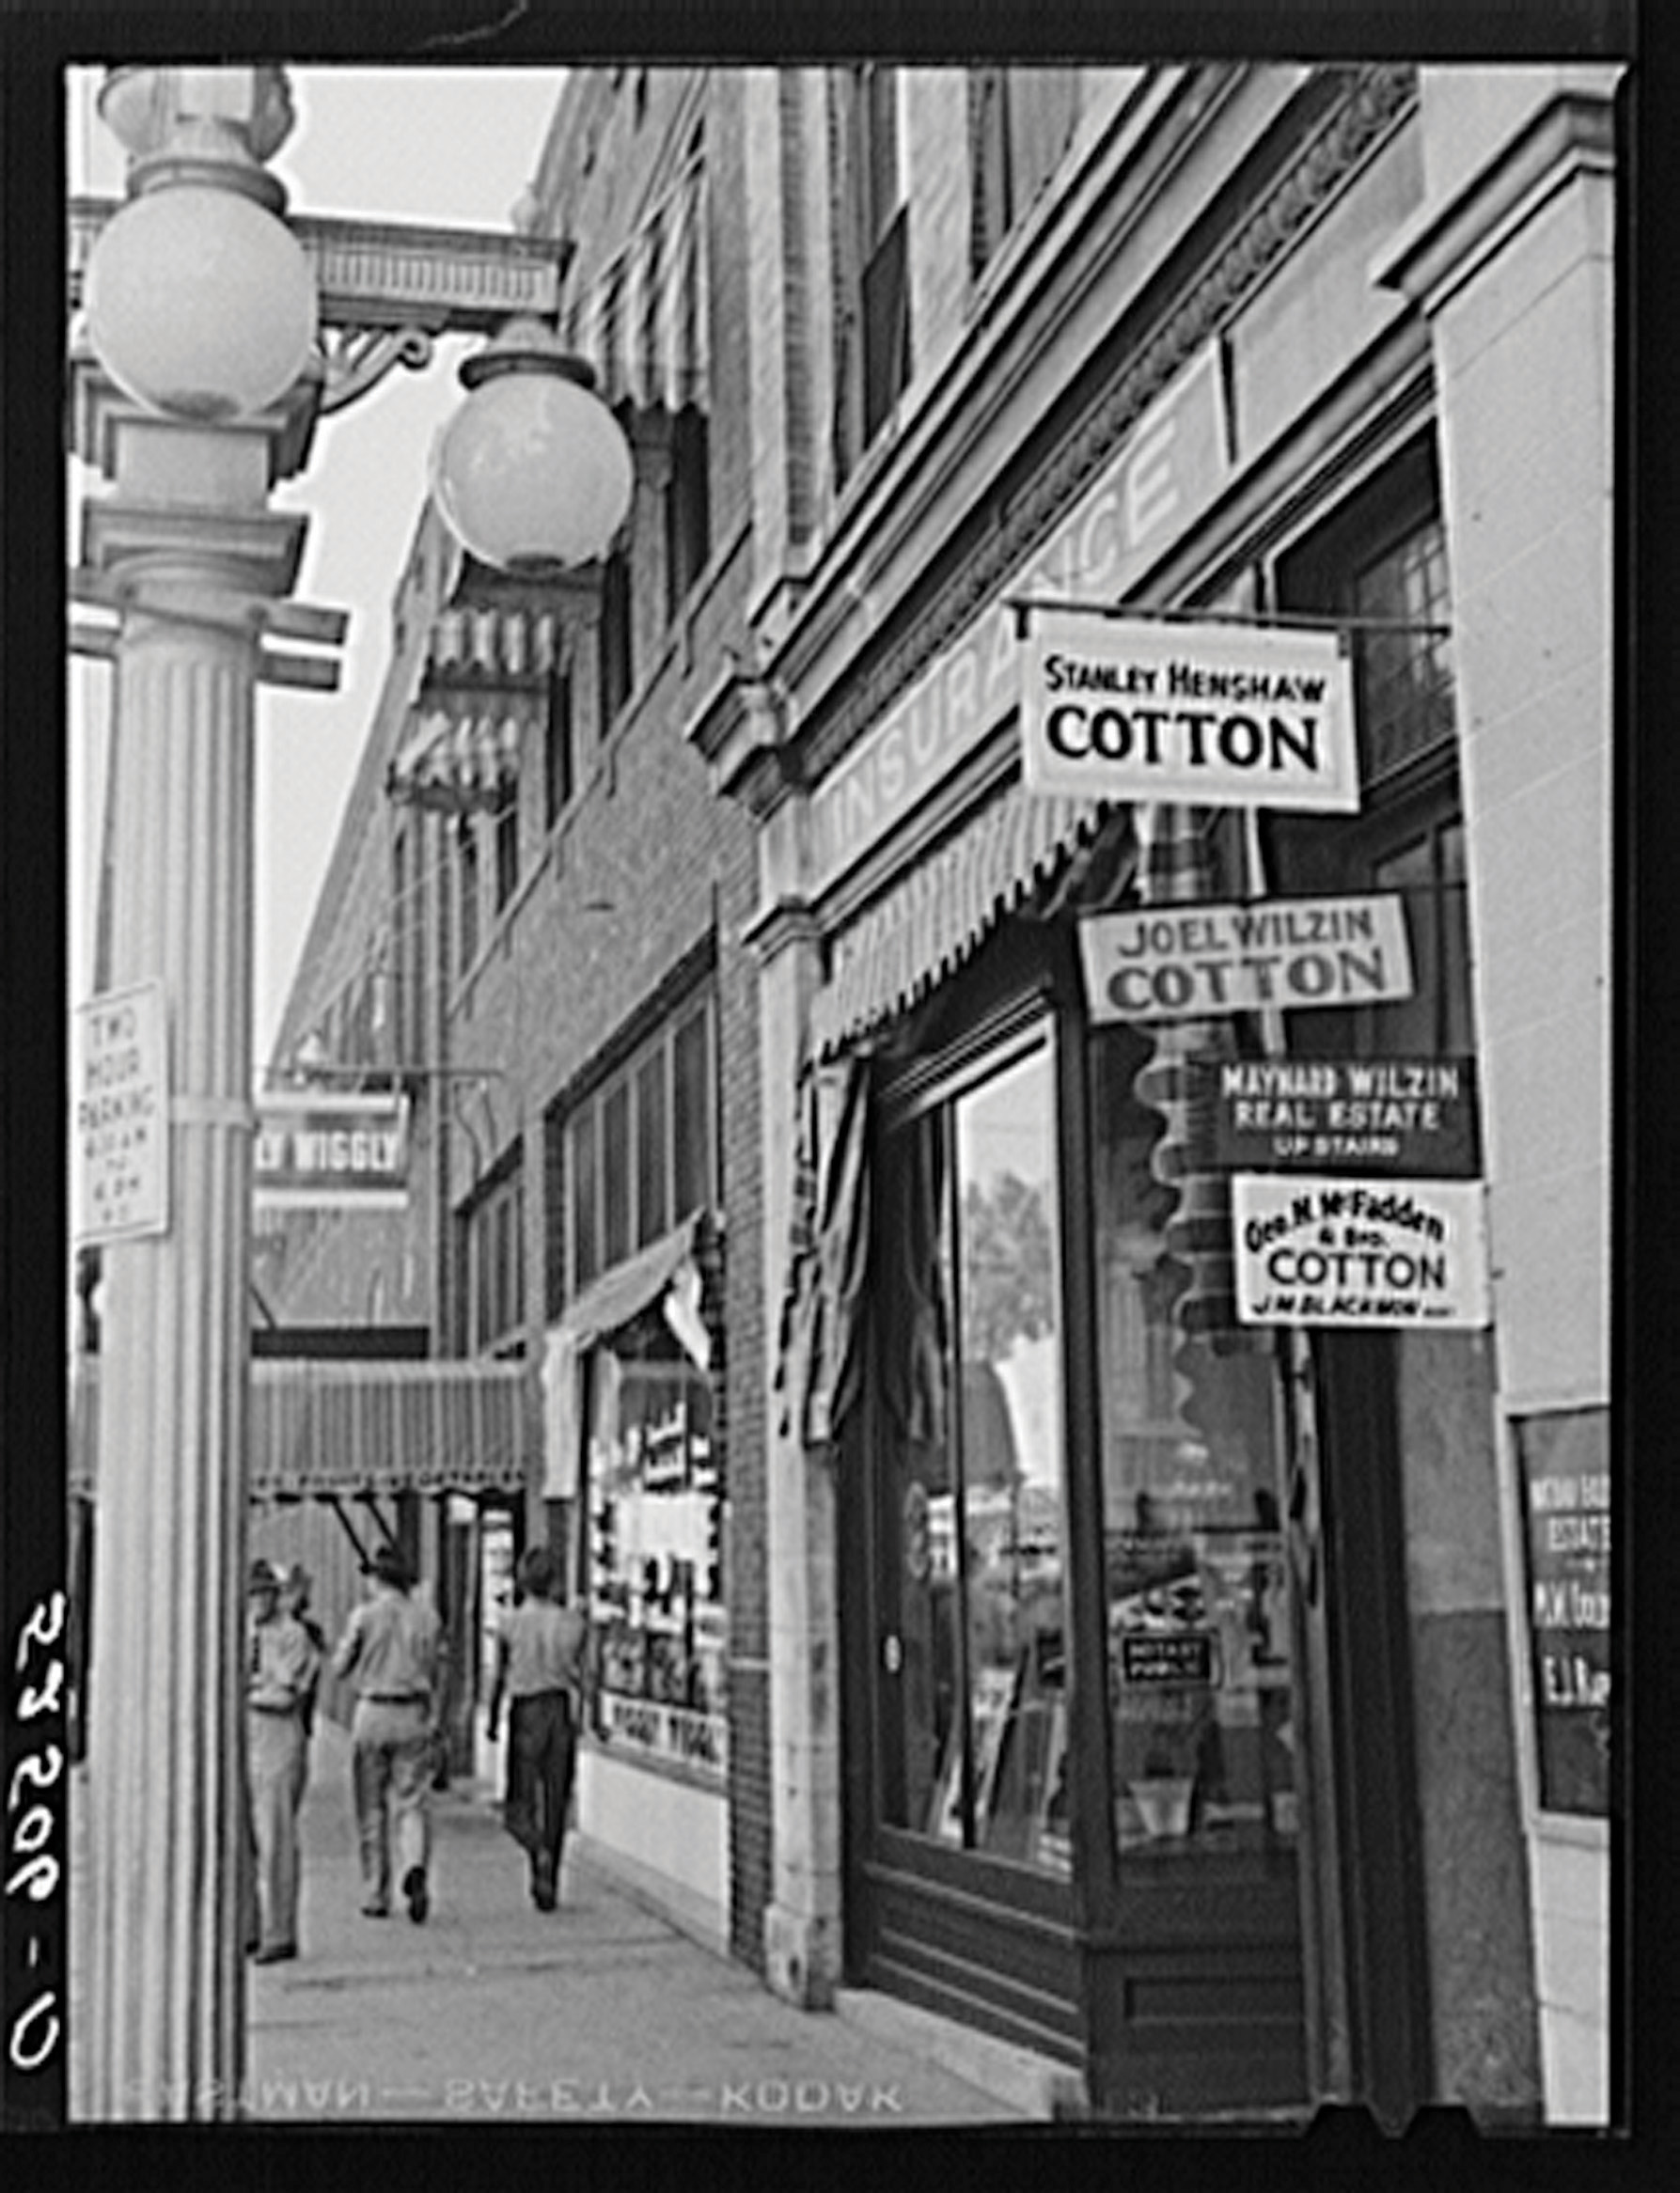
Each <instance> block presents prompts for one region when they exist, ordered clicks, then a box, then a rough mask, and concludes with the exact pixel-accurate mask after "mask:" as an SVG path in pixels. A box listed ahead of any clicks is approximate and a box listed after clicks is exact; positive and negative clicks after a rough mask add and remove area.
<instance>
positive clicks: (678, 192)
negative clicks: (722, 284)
mask: <svg viewBox="0 0 1680 2193" xmlns="http://www.w3.org/2000/svg"><path fill="white" fill-rule="evenodd" d="M706 224H707V192H706V169H705V164H704V162H703V161H702V160H698V159H697V160H694V161H691V162H690V164H688V166H687V167H686V168H685V169H684V171H683V175H682V176H681V177H680V179H679V180H678V181H677V182H676V183H675V184H674V185H673V187H672V188H671V189H670V190H668V191H667V193H666V194H665V195H664V196H663V197H661V198H660V199H659V200H658V202H657V203H656V204H655V205H654V207H653V209H652V211H651V212H650V213H648V215H647V216H646V218H645V219H644V220H643V221H642V222H641V223H640V225H639V226H638V227H637V228H636V234H635V236H634V237H633V238H632V239H631V241H630V243H628V244H626V245H625V247H624V249H623V250H622V251H620V253H619V254H618V255H617V257H616V258H612V259H610V260H609V261H608V262H607V264H606V265H605V266H604V268H603V269H602V270H601V272H600V273H599V274H596V275H595V276H594V277H593V278H592V279H591V280H590V281H589V283H588V284H587V285H586V286H585V287H584V288H583V289H582V290H580V291H579V292H578V294H577V295H576V296H575V297H574V298H573V299H572V300H571V302H570V303H569V304H568V305H564V306H563V307H562V308H561V312H560V334H561V337H562V338H563V339H564V341H565V343H566V345H567V347H568V348H569V349H571V350H573V351H576V352H578V353H579V354H580V355H581V356H583V357H584V358H587V359H588V360H589V364H590V365H592V366H593V367H594V368H595V371H596V373H597V375H598V376H599V393H600V394H601V396H602V397H603V398H604V399H605V401H606V402H608V403H609V404H612V405H614V406H615V407H616V406H618V405H619V404H620V403H632V404H635V405H636V406H637V407H639V408H641V409H643V410H652V409H655V408H662V409H664V410H666V411H667V412H678V411H681V410H683V407H684V406H685V405H688V404H694V405H697V406H699V407H701V408H704V407H705V405H706V403H707V401H708V399H709V396H710V349H711V346H710V342H709V339H708V334H707V327H706V313H707V259H708V254H707V237H706Z"/></svg>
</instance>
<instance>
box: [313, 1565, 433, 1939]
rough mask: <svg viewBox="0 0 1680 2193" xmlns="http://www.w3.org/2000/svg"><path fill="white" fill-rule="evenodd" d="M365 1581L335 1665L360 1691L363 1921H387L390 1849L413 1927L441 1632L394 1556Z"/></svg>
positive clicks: (422, 1886) (356, 1742)
mask: <svg viewBox="0 0 1680 2193" xmlns="http://www.w3.org/2000/svg"><path fill="white" fill-rule="evenodd" d="M368 1574H369V1576H370V1577H371V1578H372V1580H373V1595H372V1597H371V1598H370V1599H368V1600H365V1601H364V1602H363V1604H362V1605H361V1606H358V1607H356V1608H355V1609H354V1610H353V1613H352V1615H351V1617H350V1621H349V1622H348V1623H347V1624H346V1626H345V1631H344V1636H343V1637H342V1638H341V1639H340V1641H339V1645H338V1651H337V1652H336V1653H334V1655H333V1669H334V1672H335V1673H336V1674H338V1675H341V1676H353V1677H354V1678H355V1683H356V1690H357V1700H356V1709H355V1715H354V1718H353V1721H352V1723H351V1742H352V1774H353V1783H354V1791H355V1814H356V1836H357V1841H358V1842H359V1844H360V1848H361V1860H362V1911H363V1914H364V1916H365V1917H367V1918H369V1919H386V1918H388V1917H389V1916H390V1909H391V1844H392V1841H393V1839H394V1840H395V1842H396V1846H397V1861H398V1865H399V1867H400V1878H401V1888H402V1894H403V1896H404V1898H405V1899H406V1901H407V1903H408V1916H409V1918H410V1919H413V1920H414V1922H415V1924H416V1926H417V1925H419V1924H420V1923H421V1922H422V1921H423V1920H424V1919H425V1917H426V1913H427V1910H428V1909H429V1907H430V1895H429V1889H428V1884H427V1867H428V1864H429V1862H430V1859H431V1855H432V1816H431V1810H430V1791H431V1785H432V1752H433V1746H434V1743H435V1741H436V1737H437V1732H438V1729H439V1726H440V1724H441V1720H442V1715H443V1706H444V1699H443V1671H442V1656H443V1627H442V1624H441V1623H440V1622H439V1621H438V1618H437V1615H436V1613H435V1612H434V1611H433V1610H432V1608H431V1607H430V1606H421V1605H420V1604H418V1603H417V1602H416V1600H414V1599H413V1598H411V1597H410V1590H411V1588H412V1586H413V1583H414V1577H413V1575H412V1574H411V1572H410V1570H409V1567H408V1563H407V1562H406V1561H405V1560H404V1559H403V1558H402V1556H401V1555H400V1553H399V1552H398V1551H397V1549H396V1548H395V1547H394V1546H381V1547H380V1549H379V1551H378V1552H377V1553H376V1554H375V1555H374V1557H373V1559H372V1560H371V1561H370V1562H369V1567H368Z"/></svg>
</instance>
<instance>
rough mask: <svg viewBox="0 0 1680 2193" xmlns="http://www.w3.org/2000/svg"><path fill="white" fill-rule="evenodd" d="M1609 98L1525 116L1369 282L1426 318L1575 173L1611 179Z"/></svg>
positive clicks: (1571, 99)
mask: <svg viewBox="0 0 1680 2193" xmlns="http://www.w3.org/2000/svg"><path fill="white" fill-rule="evenodd" d="M1615 161H1616V121H1615V112H1614V108H1613V106H1612V105H1611V102H1609V100H1608V99H1597V98H1594V97H1593V96H1592V95H1590V94H1588V93H1585V92H1580V91H1565V92H1562V93H1561V94H1560V95H1559V96H1558V97H1557V98H1556V99H1554V100H1552V101H1551V102H1548V103H1547V105H1546V106H1544V107H1542V108H1541V109H1540V110H1539V112H1538V113H1536V114H1534V115H1533V116H1531V117H1530V118H1529V119H1528V121H1527V122H1526V123H1525V125H1524V126H1523V128H1522V129H1521V130H1519V131H1518V133H1516V135H1515V136H1514V137H1512V138H1510V139H1509V140H1508V141H1507V142H1506V143H1505V144H1503V145H1501V146H1500V147H1499V150H1498V151H1497V153H1495V155H1494V157H1493V158H1492V159H1491V160H1490V161H1489V162H1488V163H1487V164H1486V165H1485V166H1484V167H1482V168H1480V169H1479V170H1478V171H1477V172H1476V174H1474V175H1473V176H1472V177H1471V178H1470V179H1469V180H1468V182H1467V183H1466V184H1465V185H1464V187H1463V188H1462V189H1461V190H1460V191H1459V192H1458V193H1457V194H1456V196H1453V197H1452V199H1450V200H1449V201H1448V202H1447V203H1446V204H1444V205H1443V204H1440V203H1434V204H1426V205H1425V206H1424V207H1423V208H1422V210H1421V212H1420V213H1419V214H1418V216H1417V218H1416V219H1415V220H1414V221H1413V222H1412V223H1411V224H1409V226H1408V227H1407V228H1406V229H1405V232H1404V233H1403V234H1402V235H1401V236H1400V237H1399V238H1398V239H1397V240H1396V241H1395V243H1393V244H1392V245H1391V247H1390V249H1389V250H1388V251H1387V252H1386V253H1385V254H1384V255H1383V257H1382V258H1381V259H1380V260H1379V261H1378V263H1377V266H1376V268H1375V270H1374V278H1375V279H1376V280H1377V281H1378V282H1380V283H1382V284H1383V285H1384V286H1385V287H1386V288H1389V289H1392V290H1400V291H1401V293H1402V294H1403V295H1405V296H1406V297H1409V298H1411V299H1413V300H1414V301H1415V302H1416V303H1417V304H1418V305H1421V307H1422V309H1423V310H1424V311H1425V312H1426V313H1431V314H1433V313H1436V312H1438V311H1439V310H1440V308H1441V306H1442V305H1445V304H1446V303H1447V301H1448V300H1449V299H1450V298H1451V297H1452V295H1453V293H1454V292H1455V291H1456V290H1459V289H1461V288H1462V287H1463V285H1464V284H1465V283H1466V282H1468V281H1469V280H1470V279H1471V278H1472V277H1473V276H1474V275H1475V274H1477V273H1478V271H1479V270H1480V269H1481V268H1482V267H1484V265H1486V264H1487V262H1488V261H1489V260H1490V259H1492V258H1496V257H1497V256H1498V255H1499V252H1500V251H1501V250H1502V249H1503V248H1504V246H1505V245H1506V244H1507V243H1510V242H1511V240H1512V239H1513V237H1515V235H1516V234H1517V233H1518V231H1519V230H1521V229H1522V228H1524V227H1527V225H1528V224H1529V223H1530V222H1531V221H1532V220H1533V219H1534V218H1535V216H1536V215H1537V214H1538V213H1539V212H1540V211H1542V209H1543V208H1544V207H1546V206H1547V204H1549V203H1550V201H1551V200H1552V199H1553V198H1554V197H1555V196H1557V194H1558V193H1559V192H1560V191H1562V189H1564V188H1565V187H1566V185H1567V184H1568V183H1569V182H1570V181H1571V180H1573V179H1574V178H1575V177H1576V176H1578V175H1580V174H1583V173H1586V174H1598V175H1601V176H1604V177H1606V178H1609V177H1610V176H1612V175H1613V174H1614V172H1615Z"/></svg>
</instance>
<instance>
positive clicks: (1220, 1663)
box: [1091, 1028, 1295, 1857]
mask: <svg viewBox="0 0 1680 2193" xmlns="http://www.w3.org/2000/svg"><path fill="white" fill-rule="evenodd" d="M1147 1055H1148V1054H1147V1049H1146V1046H1145V1044H1144V1042H1142V1040H1140V1039H1139V1038H1138V1036H1136V1035H1135V1034H1134V1033H1133V1032H1132V1031H1130V1030H1127V1029H1122V1028H1117V1029H1114V1030H1111V1031H1109V1032H1107V1034H1105V1035H1104V1036H1102V1037H1101V1038H1099V1039H1098V1040H1097V1041H1096V1042H1094V1043H1093V1046H1092V1066H1091V1072H1092V1106H1091V1117H1092V1123H1093V1142H1094V1148H1093V1184H1094V1188H1095V1203H1096V1209H1095V1228H1096V1240H1095V1248H1096V1266H1097V1295H1098V1299H1097V1331H1098V1361H1099V1376H1100V1380H1101V1420H1102V1453H1103V1500H1104V1518H1105V1530H1104V1555H1105V1575H1106V1583H1107V1632H1108V1686H1109V1699H1110V1704H1111V1709H1112V1713H1113V1734H1114V1745H1113V1760H1114V1778H1115V1788H1114V1791H1113V1793H1112V1795H1113V1806H1114V1818H1115V1825H1116V1831H1117V1835H1118V1839H1119V1842H1120V1845H1121V1849H1122V1851H1123V1853H1125V1852H1137V1853H1145V1854H1148V1855H1150V1856H1163V1857H1165V1856H1179V1857H1184V1856H1193V1855H1195V1854H1197V1853H1207V1852H1213V1851H1233V1850H1245V1849H1257V1848H1267V1847H1272V1846H1275V1845H1277V1844H1279V1843H1282V1842H1287V1841H1291V1840H1292V1839H1293V1837H1294V1835H1295V1777H1294V1771H1293V1742H1294V1739H1293V1727H1292V1710H1293V1709H1292V1691H1291V1684H1290V1665H1289V1642H1288V1635H1289V1623H1288V1610H1287V1606H1286V1602H1285V1598H1284V1588H1285V1585H1284V1578H1285V1572H1284V1558H1283V1542H1282V1534H1281V1530H1280V1514H1279V1507H1278V1494H1277V1484H1278V1470H1277V1455H1276V1449H1275V1417H1274V1394H1273V1371H1272V1362H1271V1356H1270V1354H1269V1352H1268V1350H1267V1347H1266V1345H1265V1342H1264V1336H1261V1335H1258V1334H1232V1335H1220V1336H1219V1337H1218V1339H1217V1341H1216V1340H1214V1339H1208V1338H1203V1337H1199V1338H1196V1339H1190V1338H1188V1337H1187V1336H1186V1335H1185V1333H1184V1332H1183V1331H1182V1330H1181V1329H1180V1327H1179V1326H1178V1324H1177V1323H1176V1321H1175V1319H1174V1315H1173V1304H1174V1300H1175V1298H1176V1296H1177V1294H1178V1292H1180V1290H1181V1288H1182V1286H1183V1284H1184V1274H1183V1272H1182V1269H1181V1268H1180V1267H1179V1266H1178V1265H1177V1264H1176V1263H1175V1262H1174V1261H1171V1260H1170V1258H1169V1256H1168V1242H1167V1222H1168V1220H1169V1218H1170V1214H1171V1212H1172V1209H1173V1193H1172V1191H1171V1190H1170V1189H1169V1188H1168V1187H1166V1186H1165V1185H1163V1183H1160V1182H1159V1181H1157V1180H1156V1179H1155V1177H1154V1171H1153V1170H1152V1167H1151V1156H1152V1153H1153V1151H1154V1144H1155V1143H1156V1141H1157V1140H1158V1139H1159V1137H1160V1134H1161V1128H1162V1121H1161V1119H1160V1116H1159V1114H1158V1113H1156V1112H1154V1111H1153V1110H1151V1109H1150V1108H1149V1107H1147V1106H1145V1105H1143V1104H1139V1103H1138V1100H1137V1097H1136V1095H1135V1092H1134V1083H1135V1077H1136V1075H1137V1073H1138V1068H1139V1067H1140V1065H1141V1064H1142V1063H1143V1061H1144V1059H1145V1058H1146V1057H1147Z"/></svg>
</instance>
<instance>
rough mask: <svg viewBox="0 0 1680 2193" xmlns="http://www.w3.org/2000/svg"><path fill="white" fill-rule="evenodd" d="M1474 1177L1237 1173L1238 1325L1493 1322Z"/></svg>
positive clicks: (1435, 1326) (1480, 1197) (1480, 1194)
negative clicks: (1364, 1177) (1396, 1178)
mask: <svg viewBox="0 0 1680 2193" xmlns="http://www.w3.org/2000/svg"><path fill="white" fill-rule="evenodd" d="M1484 1212H1485V1202H1484V1191H1483V1186H1482V1183H1481V1182H1480V1181H1418V1180H1405V1181H1393V1180H1335V1179H1327V1178H1311V1177H1308V1176H1305V1175H1301V1174H1286V1175H1281V1176H1279V1175H1273V1174H1266V1173H1236V1174H1233V1177H1232V1183H1231V1219H1232V1231H1233V1246H1234V1250H1235V1264H1236V1307H1237V1318H1238V1321H1239V1323H1241V1324H1250V1325H1295V1324H1307V1325H1353V1326H1363V1327H1365V1328H1367V1329H1375V1328H1382V1329H1385V1330H1405V1329H1407V1328H1414V1329H1415V1328H1418V1327H1427V1328H1429V1329H1430V1330H1433V1331H1441V1330H1448V1329H1453V1328H1475V1327H1478V1326H1482V1325H1485V1324H1488V1323H1489V1322H1490V1321H1491V1317H1492V1311H1491V1309H1490V1308H1489V1296H1488V1278H1487V1241H1486V1229H1485V1216H1484Z"/></svg>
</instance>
